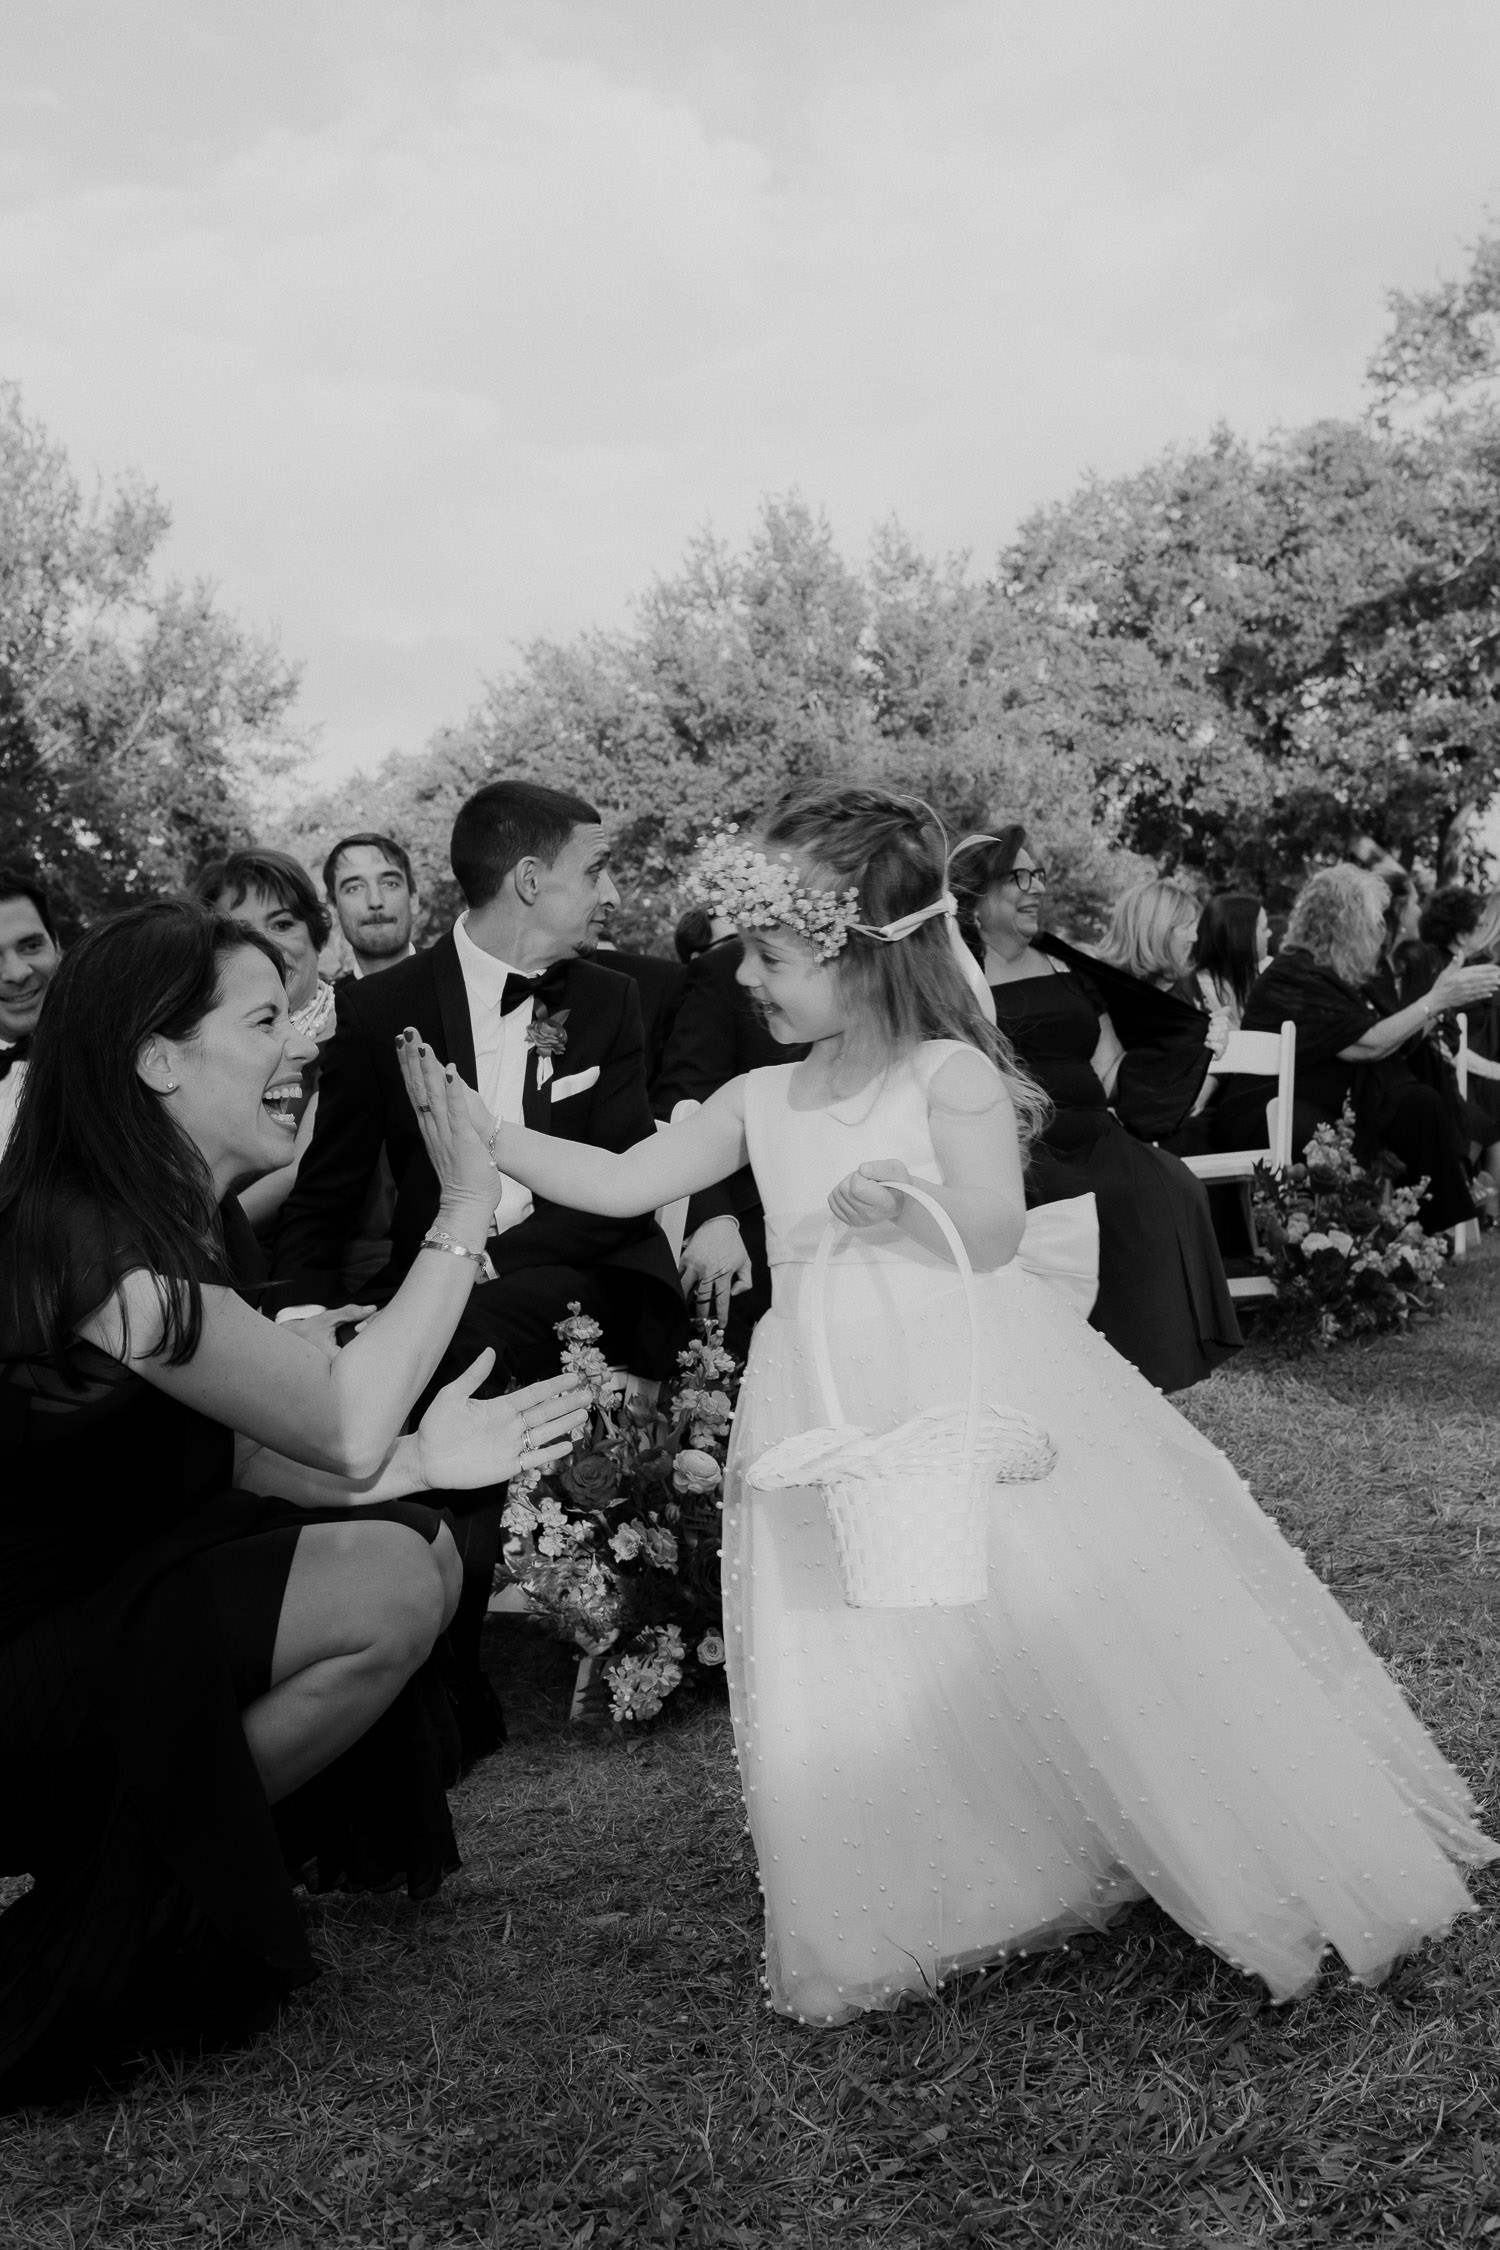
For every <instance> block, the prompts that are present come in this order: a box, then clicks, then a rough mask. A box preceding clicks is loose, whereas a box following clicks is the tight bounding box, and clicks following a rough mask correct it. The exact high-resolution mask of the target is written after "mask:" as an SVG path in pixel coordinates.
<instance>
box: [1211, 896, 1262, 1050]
mask: <svg viewBox="0 0 1500 2250" xmlns="http://www.w3.org/2000/svg"><path fill="white" fill-rule="evenodd" d="M1270 950H1271V925H1270V923H1269V921H1268V920H1267V918H1266V910H1265V907H1264V905H1263V904H1262V902H1261V901H1260V900H1259V899H1258V898H1257V897H1256V896H1255V893H1254V892H1253V891H1215V893H1214V895H1213V897H1212V898H1211V899H1210V900H1209V901H1208V904H1207V905H1206V906H1205V907H1204V909H1203V912H1202V914H1201V915H1200V916H1199V917H1198V934H1197V938H1196V940H1195V943H1194V946H1193V973H1194V976H1195V978H1196V981H1197V985H1198V990H1199V993H1200V994H1201V996H1202V1000H1203V1005H1204V1006H1205V1007H1206V1008H1207V1009H1208V1011H1209V1013H1210V1014H1211V1015H1212V1014H1215V1013H1218V1014H1221V1015H1225V1016H1227V1017H1228V1018H1229V1022H1230V1027H1231V1029H1233V1030H1235V1031H1238V1030H1239V1027H1240V1024H1241V1021H1242V1020H1243V1017H1244V1013H1245V1002H1246V1001H1247V1000H1248V999H1249V997H1250V987H1251V986H1252V985H1253V984H1254V982H1255V980H1256V978H1257V977H1258V976H1259V975H1260V972H1261V970H1262V969H1263V968H1264V967H1265V965H1266V961H1267V958H1268V957H1269V954H1270Z"/></svg>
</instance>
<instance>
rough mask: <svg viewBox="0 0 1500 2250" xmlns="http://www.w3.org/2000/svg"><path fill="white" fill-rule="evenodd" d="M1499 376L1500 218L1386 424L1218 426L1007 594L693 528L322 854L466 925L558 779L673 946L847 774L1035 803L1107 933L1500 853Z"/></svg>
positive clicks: (771, 511) (981, 804)
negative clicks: (611, 831) (1113, 905)
mask: <svg viewBox="0 0 1500 2250" xmlns="http://www.w3.org/2000/svg"><path fill="white" fill-rule="evenodd" d="M1496 376H1500V236H1490V237H1487V238H1486V239H1485V240H1484V241H1482V242H1481V243H1480V245H1479V246H1478V248H1477V249H1476V251H1475V254H1474V257H1473V261H1472V265H1471V269H1470V271H1469V273H1468V274H1467V275H1466V276H1465V277H1464V278H1463V279H1462V280H1461V281H1458V282H1452V283H1443V284H1442V285H1440V286H1439V287H1438V288H1436V289H1434V290H1432V291H1429V292H1426V293H1425V294H1423V293H1419V294H1415V295H1409V296H1398V297H1395V298H1393V299H1392V317H1391V328H1390V333H1389V335H1388V337H1387V339H1386V342H1385V344H1384V346H1383V347H1382V350H1381V352H1380V353H1379V355H1377V358H1376V360H1375V362H1374V363H1373V366H1372V371H1371V380H1372V385H1373V395H1374V401H1375V409H1374V411H1373V412H1372V414H1371V416H1370V417H1369V418H1368V419H1367V420H1363V421H1344V422H1335V421H1327V422H1319V423H1314V424H1312V425H1311V426H1310V427H1308V428H1306V429H1301V430H1295V431H1291V432H1285V433H1281V434H1279V435H1277V436H1275V437H1273V438H1271V439H1270V440H1268V441H1267V442H1265V443H1263V444H1260V445H1250V444H1246V443H1244V442H1242V441H1241V440H1239V439H1237V438H1235V437H1234V436H1233V435H1232V434H1231V433H1230V432H1228V431H1227V430H1219V431H1217V432H1215V434H1214V435H1213V436H1212V437H1211V438H1210V440H1209V441H1208V442H1207V443H1206V444H1205V445H1202V446H1199V447H1196V448H1194V449H1191V450H1187V451H1173V452H1169V453H1167V454H1165V455H1164V456H1163V457H1162V458H1161V459H1159V460H1157V461H1154V462H1152V463H1150V464H1149V465H1148V466H1147V467H1145V468H1144V469H1142V470H1140V471H1139V472H1138V473H1136V474H1135V475H1132V476H1125V477H1118V478H1113V479H1108V480H1105V479H1097V478H1096V479H1090V480H1088V481H1086V482H1085V483H1084V484H1083V485H1082V486H1081V487H1080V489H1079V490H1078V491H1077V492H1075V493H1074V494H1072V495H1071V496H1070V497H1069V498H1068V499H1066V500H1065V501H1062V502H1060V503H1059V504H1057V505H1056V506H1054V507H1050V508H1044V509H1042V510H1040V511H1038V513H1037V514H1035V515H1034V516H1033V517H1031V518H1030V519H1029V521H1027V522H1026V523H1025V524H1023V525H1022V526H1021V528H1020V530H1019V531H1018V533H1017V534H1016V536H1015V537H1014V539H1013V540H1012V541H1011V542H1010V544H1009V545H1008V546H1007V547H1006V549H1005V550H1004V552H1003V553H1002V554H1001V555H1000V557H999V559H998V563H997V565H996V568H995V570H994V572H993V573H992V574H991V575H989V576H988V577H982V576H979V575H976V574H975V573H974V572H973V571H971V569H970V568H969V567H968V565H967V563H966V562H965V560H964V559H962V558H947V559H942V560H935V559H933V558H931V557H929V556H926V555H923V554H922V553H921V552H919V551H918V550H917V549H916V548H915V547H914V546H913V544H912V543H911V541H910V540H909V539H907V538H906V537H905V535H904V534H903V533H902V532H901V531H900V529H899V528H898V527H896V526H893V525H892V526H887V527H885V528H884V529H883V530H882V531H881V532H880V533H879V534H878V536H877V537H876V539H875V541H874V544H873V547H872V550H871V553H870V555H869V558H868V560H867V562H866V564H865V566H864V567H863V568H862V569H855V568H853V567H851V566H850V565H849V564H847V563H846V562H845V561H844V560H842V559H841V557H840V556H839V554H838V553H837V552H836V550H835V547H834V544H833V540H832V535H831V533H830V530H829V527H828V525H827V524H826V522H825V521H823V520H822V519H821V518H820V517H817V516H815V515H814V514H813V513H812V512H811V511H810V510H809V509H808V508H807V507H806V506H805V505H804V504H803V503H802V502H801V501H800V500H798V499H796V498H790V499H782V500H778V501H774V502H771V503H768V504H767V506H766V508H765V510H764V512H763V515H762V519H761V522H760V524H759V526H758V528H757V530H756V531H755V533H754V534H753V536H752V537H751V538H750V540H749V541H748V543H747V544H746V546H745V548H744V551H743V552H741V553H736V552H732V551H731V550H730V549H729V548H728V547H726V546H725V545H724V544H723V543H722V542H721V541H718V540H715V539H713V538H711V537H708V536H707V535H705V536H703V537H701V538H699V539H697V540H695V541H694V542H693V544H692V546H691V547H690V549H689V551H688V554H687V557H686V559H685V562H684V565H683V567H682V569H681V570H680V571H679V572H678V573H677V574H676V575H675V576H673V577H670V578H666V579H664V580H662V581H660V582H659V583H658V584H657V585H655V586H653V587H652V588H651V589H650V591H649V592H648V593H647V594H646V596H645V597H644V599H643V601H642V602H641V604H640V607H639V611H638V614H637V617H636V620H635V622H634V625H633V627H632V628H631V630H629V631H627V632H623V633H617V634H587V635H584V636H581V637H580V638H578V639H577V640H574V641H570V642H567V643H558V642H550V641H544V642H538V643H536V644H535V645H533V646H532V647H531V648H529V649H528V650H526V651H525V653H524V656H523V659H522V661H521V663H520V665H519V666H518V667H517V669H516V670H515V671H514V672H513V673H512V674H511V675H510V676H508V677H506V678H504V679H497V680H496V681H494V682H493V683H492V684H491V686H490V687H489V689H488V692H487V694H486V696H485V698H484V701H483V702H482V704H481V705H480V707H479V709H478V710H477V711H475V712H474V713H473V714H472V716H471V717H470V718H469V719H468V720H467V721H465V722H464V723H463V724H462V725H461V726H458V727H454V728H450V729H447V730H445V731H444V732H442V733H441V734H440V735H439V736H438V737H437V738H436V740H435V741H434V742H433V743H432V745H431V746H430V747H429V748H428V749H427V750H425V751H423V752H421V753H419V754H417V755H416V756H411V757H400V758H395V759H392V760H390V761H388V762H387V764H386V766H385V767H384V768H383V769H382V770H381V772H380V773H379V775H377V776H376V777H375V778H374V779H373V780H372V781H368V782H360V783H357V784H351V785H349V786H348V787H346V788H345V789H343V790H341V791H340V792H339V793H338V796H337V799H336V800H325V801H324V802H323V803H321V804H319V805H314V806H309V807H307V808H305V809H304V814H303V825H302V829H301V831H300V833H301V834H303V835H304V836H305V837H306V838H307V841H308V848H309V850H310V851H313V852H315V850H316V847H317V845H319V844H321V843H323V842H326V841H327V840H328V838H329V837H330V836H331V834H332V833H334V832H336V831H337V829H338V828H340V827H347V826H350V825H363V824H364V821H365V819H366V818H369V819H372V820H376V821H378V822H380V823H382V824H384V825H387V826H389V827H390V828H391V829H392V830H393V831H394V832H395V833H397V834H400V835H401V836H402V837H403V838H405V839H407V840H408V842H409V843H410V844H411V845H412V846H413V848H414V850H415V853H416V856H417V858H418V862H419V865H420V866H421V867H422V870H423V873H424V876H425V879H426V882H427V886H428V890H429V895H430V896H431V897H432V898H433V900H434V903H435V905H436V907H437V908H438V910H439V912H440V913H441V914H443V915H445V916H446V914H447V913H449V912H450V911H451V909H452V907H453V905H454V903H455V901H454V899H453V895H452V888H451V883H450V882H449V879H448V876H447V867H446V860H447V836H448V830H449V827H450V825H451V822H452V817H453V814H454V812H455V811H456V809H457V807H458V805H459V804H460V803H461V801H462V799H463V797H464V796H465V795H466V794H468V792H469V791H470V790H472V789H473V788H475V787H476V786H477V785H478V784H479V782H480V781H482V780H483V779H485V778H486V777H488V776H490V775H492V774H500V773H511V774H528V775H533V776H537V777H539V778H544V779H549V780H554V781H557V782H560V783H562V784H564V785H566V786H569V787H572V788H575V789H578V790H580V791H581V792H582V793H583V794H584V795H586V796H588V797H590V798H592V799H593V800H594V801H595V802H598V803H600V804H601V805H603V806H605V807H607V808H608V809H609V810H610V811H611V812H612V813H613V814H615V815H616V816H617V817H618V818H619V821H620V823H621V863H622V869H623V872H624V875H625V881H626V888H627V893H628V912H627V914H626V916H625V919H624V922H623V925H622V927H623V930H624V931H625V933H627V934H628V935H630V936H633V937H636V938H643V937H644V938H652V939H655V940H657V941H659V940H660V938H661V937H662V936H663V935H664V933H665V929H666V928H667V927H669V925H670V920H671V915H672V910H673V906H674V894H675V889H676V883H677V880H678V875H679V871H680V867H681V862H682V858H683V854H684V852H685V851H686V849H687V847H688V845H689V843H690V842H691V840H692V838H693V837H694V836H696V835H698V834H700V833H701V832H702V831H703V829H704V828H705V827H707V826H708V824H709V823H710V821H711V820H712V819H714V818H715V817H716V816H717V817H721V818H725V819H730V820H743V819H746V818H751V817H753V816H754V814H755V813H756V812H757V811H758V810H759V809H760V808H761V807H762V806H764V805H765V804H766V802H767V801H768V800H769V799H771V798H772V797H774V796H775V795H776V794H777V793H778V792H779V791H780V790H781V789H783V788H784V787H786V786H787V785H788V784H789V783H791V782H794V781H799V780H804V779H812V778H815V777H818V776H822V775H827V774H832V775H851V776H854V775H865V776H873V777H879V778H881V779H883V780H887V781H889V782H892V783H894V784H895V785H897V786H899V787H902V788H906V789H910V790H913V791H916V792H918V793H919V794H921V795H922V796H923V797H925V798H926V799H927V800H928V801H929V802H930V803H931V804H933V805H934V806H935V807H936V808H937V809H938V811H939V812H940V813H941V814H942V816H943V818H944V820H945V821H946V822H947V824H948V826H949V828H950V832H952V833H954V834H957V833H959V832H961V831H964V830H968V829H973V828H992V827H994V826H995V825H996V824H998V823H999V822H1001V821H1004V820H1007V819H1021V820H1024V821H1025V822H1026V823H1027V825H1028V827H1029V828H1030V830H1031V832H1032V841H1033V845H1034V848H1035V849H1036V850H1037V852H1038V855H1039V856H1040V857H1042V858H1044V859H1045V860H1046V862H1047V863H1048V865H1049V867H1051V868H1052V869H1054V870H1055V871H1056V872H1057V877H1058V881H1057V885H1056V889H1055V892H1054V902H1055V907H1056V910H1057V915H1058V919H1059V920H1060V921H1061V922H1062V923H1063V924H1064V925H1065V926H1067V927H1071V928H1072V929H1073V930H1075V931H1076V932H1079V933H1081V934H1086V933H1087V932H1088V931H1089V930H1090V928H1091V927H1094V926H1096V925H1097V922H1098V919H1099V917H1100V915H1101V914H1102V912H1103V911H1104V910H1105V908H1106V907H1107V906H1108V904H1109V903H1110V901H1111V899H1112V898H1113V897H1114V895H1116V893H1117V892H1118V890H1119V889H1120V888H1121V887H1122V886H1123V884H1124V883H1126V882H1128V881H1132V880H1135V879H1136V878H1137V877H1138V876H1139V875H1140V873H1141V872H1142V871H1143V870H1145V869H1147V868H1150V867H1158V866H1159V867H1162V868H1165V869H1176V870H1181V871H1183V872H1185V873H1186V874H1188V875H1190V876H1192V877H1194V878H1195V879H1197V880H1199V881H1200V882H1201V883H1203V884H1204V885H1205V886H1210V885H1213V886H1217V885H1220V884H1226V883H1236V884H1238V883H1244V884H1248V885H1250V886H1252V887H1254V888H1256V889H1258V890H1259V891H1261V892H1262V893H1263V894H1264V895H1265V896H1266V897H1267V898H1268V900H1269V901H1270V902H1271V903H1273V904H1283V903H1285V901H1286V900H1287V898H1288V897H1289V896H1290V894H1291V892H1292V891H1293V890H1294V889H1295V888H1296V886H1297V885H1298V883H1299V882H1300V881H1301V879H1302V877H1303V875H1304V874H1305V872H1306V871H1307V869H1308V868H1309V867H1310V866H1312V865H1316V864H1319V863H1321V862H1325V861H1327V860H1331V859H1337V858H1339V857H1342V856H1343V855H1345V854H1346V853H1347V852H1349V850H1350V849H1351V848H1352V847H1353V846H1354V845H1355V844H1356V843H1358V842H1359V840H1360V839H1362V838H1364V837H1367V836H1373V837H1375V838H1377V839H1378V840H1379V841H1380V843H1381V844H1383V845H1384V846H1386V847H1387V848H1388V849H1390V850H1392V851H1394V852H1395V853H1396V854H1397V855H1398V856H1399V857H1400V858H1401V859H1402V860H1403V861H1404V862H1405V863H1406V864H1407V865H1409V866H1411V865H1420V866H1422V867H1425V868H1427V869H1429V870H1430V871H1432V872H1433V873H1435V874H1438V875H1439V876H1441V877H1442V878H1444V879H1452V878H1454V877H1455V876H1458V875H1460V874H1468V873H1474V872H1477V871H1478V866H1477V861H1476V855H1475V852H1474V849H1473V845H1472V833H1473V826H1474V822H1475V820H1476V818H1477V815H1478V814H1479V812H1480V811H1482V810H1483V809H1484V808H1485V807H1486V806H1487V805H1488V804H1489V802H1490V800H1491V799H1492V798H1493V796H1494V795H1495V792H1496V789H1497V786H1500V694H1497V689H1500V403H1497V399H1496V395H1495V394H1496V390H1497V388H1500V386H1497V385H1495V383H1494V382H1493V380H1492V379H1493V378H1495V377H1496ZM1434 401H1436V404H1435V405H1434ZM3 723H4V720H3V712H0V724H3Z"/></svg>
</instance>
